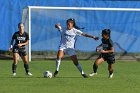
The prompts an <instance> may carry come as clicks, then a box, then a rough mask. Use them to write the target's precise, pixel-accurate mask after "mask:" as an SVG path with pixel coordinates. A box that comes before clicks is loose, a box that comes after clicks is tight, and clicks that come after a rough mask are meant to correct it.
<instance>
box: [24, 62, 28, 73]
mask: <svg viewBox="0 0 140 93" xmlns="http://www.w3.org/2000/svg"><path fill="white" fill-rule="evenodd" d="M24 68H25V71H26V73H28V72H29V65H28V64H24Z"/></svg>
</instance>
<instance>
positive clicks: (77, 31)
mask: <svg viewBox="0 0 140 93" xmlns="http://www.w3.org/2000/svg"><path fill="white" fill-rule="evenodd" d="M75 33H76V35H79V36H81V34H82V33H83V32H82V31H80V30H78V29H75Z"/></svg>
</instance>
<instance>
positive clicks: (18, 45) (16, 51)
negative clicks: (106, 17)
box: [9, 23, 32, 76]
mask: <svg viewBox="0 0 140 93" xmlns="http://www.w3.org/2000/svg"><path fill="white" fill-rule="evenodd" d="M18 29H19V31H18V32H15V33H14V35H13V37H12V40H11V44H10V48H9V50H12V52H13V59H14V61H13V64H12V72H13V76H16V68H17V64H18V55H19V56H20V57H21V59H22V60H23V62H24V68H25V71H26V75H28V76H32V74H31V73H30V72H29V65H28V57H27V54H26V51H25V45H27V44H28V41H29V35H28V33H26V32H25V31H24V24H23V23H19V24H18ZM14 40H15V44H14V46H13V42H14Z"/></svg>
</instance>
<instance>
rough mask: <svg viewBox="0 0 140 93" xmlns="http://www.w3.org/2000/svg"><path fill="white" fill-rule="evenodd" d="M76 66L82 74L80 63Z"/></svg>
mask: <svg viewBox="0 0 140 93" xmlns="http://www.w3.org/2000/svg"><path fill="white" fill-rule="evenodd" d="M76 67H77V68H78V70H79V71H80V72H81V74H84V71H83V69H82V67H81V65H80V64H79V63H78V65H77V66H76Z"/></svg>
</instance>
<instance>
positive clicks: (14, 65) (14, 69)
mask: <svg viewBox="0 0 140 93" xmlns="http://www.w3.org/2000/svg"><path fill="white" fill-rule="evenodd" d="M16 68H17V65H16V64H14V63H13V64H12V72H13V73H16Z"/></svg>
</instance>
